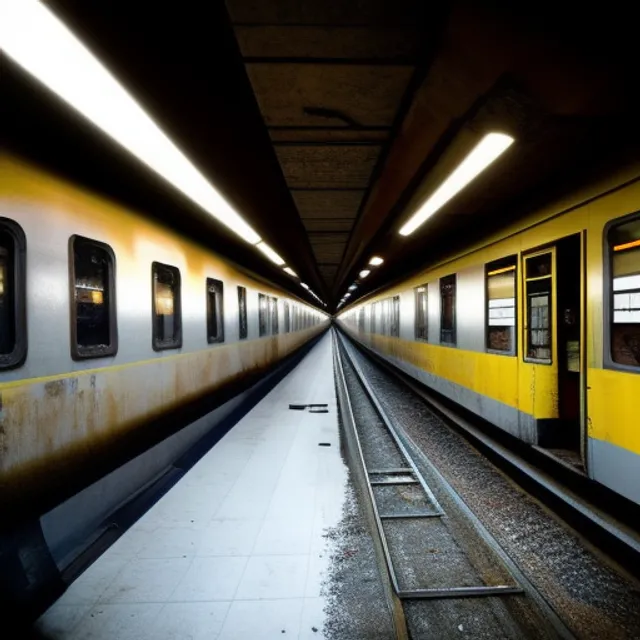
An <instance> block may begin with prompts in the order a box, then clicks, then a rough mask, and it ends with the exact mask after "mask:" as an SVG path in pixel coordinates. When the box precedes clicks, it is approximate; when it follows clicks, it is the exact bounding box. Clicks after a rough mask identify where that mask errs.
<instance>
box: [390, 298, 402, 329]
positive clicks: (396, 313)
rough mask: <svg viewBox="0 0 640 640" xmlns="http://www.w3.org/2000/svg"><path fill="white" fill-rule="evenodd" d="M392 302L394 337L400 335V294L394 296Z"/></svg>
mask: <svg viewBox="0 0 640 640" xmlns="http://www.w3.org/2000/svg"><path fill="white" fill-rule="evenodd" d="M390 304H391V327H390V333H391V336H392V337H393V338H399V337H400V296H393V298H391V300H390Z"/></svg>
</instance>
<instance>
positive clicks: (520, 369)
mask: <svg viewBox="0 0 640 640" xmlns="http://www.w3.org/2000/svg"><path fill="white" fill-rule="evenodd" d="M339 323H340V324H341V325H342V326H343V327H344V329H345V330H346V331H347V332H348V333H349V334H350V335H351V336H352V337H353V338H355V339H356V340H358V341H360V342H361V343H362V344H364V345H365V346H367V347H369V348H371V349H372V350H373V351H375V352H376V353H378V354H379V355H381V356H383V357H384V358H385V359H387V360H388V361H390V362H391V363H393V364H395V365H396V366H398V367H399V368H401V369H403V370H404V371H405V372H407V373H409V374H410V375H412V376H414V377H415V378H416V379H418V380H420V381H421V382H423V383H424V384H426V385H427V386H429V387H431V388H433V389H435V390H436V391H438V392H439V393H441V394H443V395H444V396H446V397H448V398H450V399H452V400H454V401H456V402H458V403H459V404H460V405H462V406H464V407H465V408H467V409H470V410H471V411H473V412H475V413H476V414H478V415H480V416H482V417H483V418H485V419H487V420H489V421H491V422H492V423H494V424H496V425H497V426H499V427H501V428H502V429H504V430H506V431H508V432H510V433H511V434H513V435H515V436H516V437H518V438H520V439H521V440H523V441H525V442H528V443H530V444H532V445H534V446H539V447H542V448H545V449H547V450H549V451H550V452H552V453H555V454H557V455H559V456H561V457H562V458H563V459H565V460H567V459H568V460H572V461H573V462H574V463H575V465H576V466H580V467H581V468H582V469H583V470H585V472H586V473H587V474H588V475H589V476H590V477H591V478H593V479H595V480H596V481H598V482H600V483H602V484H604V485H606V486H607V487H609V488H611V489H612V490H614V491H616V492H618V493H619V494H621V495H623V496H625V497H626V498H628V499H630V500H632V501H634V502H636V503H640V411H639V409H638V407H639V406H640V404H639V402H638V398H640V165H633V166H627V167H625V168H624V169H622V170H620V171H619V172H618V173H617V174H616V175H609V176H608V177H607V178H606V179H603V180H601V181H600V182H598V183H593V184H590V185H589V187H588V188H583V189H581V190H580V191H577V192H576V193H573V194H571V195H569V196H567V197H565V198H564V199H563V200H562V201H559V202H555V203H553V204H552V205H550V206H548V207H546V208H545V209H544V210H541V211H538V212H536V213H535V214H533V215H530V216H529V217H527V218H525V219H524V220H521V221H519V222H518V223H517V224H513V225H512V226H511V227H509V228H507V229H504V230H503V231H502V232H501V233H500V234H497V235H495V236H493V237H490V238H488V239H486V240H485V241H483V242H482V243H479V244H477V245H475V246H473V247H470V248H469V249H468V250H467V251H465V252H464V253H463V254H461V255H455V256H451V257H450V258H448V259H446V260H444V261H442V262H441V263H439V264H435V265H431V266H429V267H428V268H427V269H425V270H423V271H421V272H420V273H417V274H416V275H414V276H413V277H411V278H410V279H408V280H407V281H405V282H403V283H401V284H399V285H397V286H394V287H392V288H389V289H386V290H384V291H381V292H378V293H376V294H375V295H371V296H369V297H367V298H365V299H363V300H362V301H359V302H358V303H357V304H355V305H353V306H351V307H349V308H347V309H345V311H344V312H342V313H341V314H340V316H339Z"/></svg>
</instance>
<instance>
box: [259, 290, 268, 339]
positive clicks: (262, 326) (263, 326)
mask: <svg viewBox="0 0 640 640" xmlns="http://www.w3.org/2000/svg"><path fill="white" fill-rule="evenodd" d="M268 305H269V303H268V299H267V296H265V295H264V293H259V294H258V324H259V331H258V333H259V335H260V337H261V338H263V337H264V336H266V335H269V334H268V323H269V318H268V314H269V309H268Z"/></svg>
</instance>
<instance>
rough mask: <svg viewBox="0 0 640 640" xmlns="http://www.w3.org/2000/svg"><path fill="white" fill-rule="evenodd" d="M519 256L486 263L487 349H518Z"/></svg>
mask: <svg viewBox="0 0 640 640" xmlns="http://www.w3.org/2000/svg"><path fill="white" fill-rule="evenodd" d="M516 260H517V258H516V256H511V257H509V258H505V259H504V260H498V261H496V262H491V263H490V264H488V265H487V267H486V274H487V275H486V282H487V316H486V317H487V350H488V351H497V352H500V353H504V354H508V355H515V353H516Z"/></svg>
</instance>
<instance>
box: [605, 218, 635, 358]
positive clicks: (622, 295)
mask: <svg viewBox="0 0 640 640" xmlns="http://www.w3.org/2000/svg"><path fill="white" fill-rule="evenodd" d="M608 241H609V255H610V256H611V263H610V264H611V267H610V269H611V271H610V274H611V275H610V278H611V282H610V291H611V293H610V296H611V297H610V308H611V312H610V314H609V322H610V339H611V342H610V345H611V359H612V360H613V362H615V363H617V364H622V365H626V366H629V367H640V219H638V218H636V219H635V220H631V221H630V222H627V223H624V224H619V225H616V226H615V227H613V228H611V229H610V230H609V233H608Z"/></svg>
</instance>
